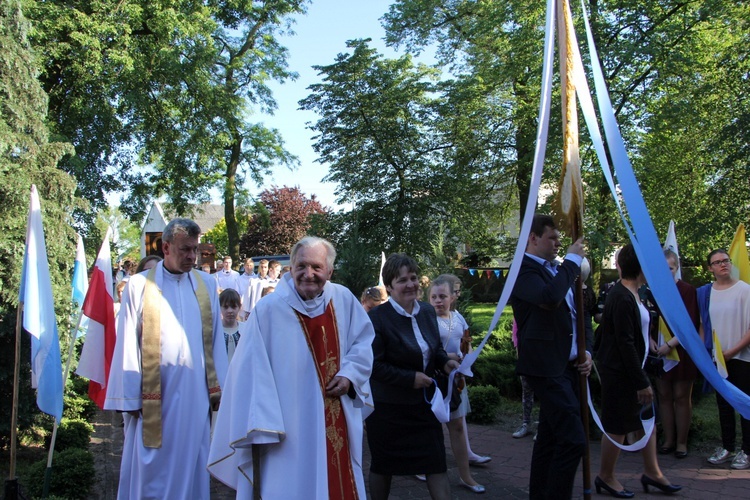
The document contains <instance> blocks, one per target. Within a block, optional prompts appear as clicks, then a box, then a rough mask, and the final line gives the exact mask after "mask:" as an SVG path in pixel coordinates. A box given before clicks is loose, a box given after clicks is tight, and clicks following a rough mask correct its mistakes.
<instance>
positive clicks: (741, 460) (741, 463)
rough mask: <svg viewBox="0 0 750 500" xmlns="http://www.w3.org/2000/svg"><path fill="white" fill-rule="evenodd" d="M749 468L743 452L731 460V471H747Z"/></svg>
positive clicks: (749, 464)
mask: <svg viewBox="0 0 750 500" xmlns="http://www.w3.org/2000/svg"><path fill="white" fill-rule="evenodd" d="M748 467H750V461H748V459H747V455H746V454H745V452H744V451H742V450H740V451H739V452H738V453H737V454H736V455H735V456H734V460H732V469H747V468H748Z"/></svg>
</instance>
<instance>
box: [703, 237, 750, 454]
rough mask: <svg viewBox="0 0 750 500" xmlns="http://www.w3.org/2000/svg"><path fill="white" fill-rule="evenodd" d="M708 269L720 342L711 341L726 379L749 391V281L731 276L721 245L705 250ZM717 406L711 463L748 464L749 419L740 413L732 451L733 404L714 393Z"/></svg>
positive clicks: (711, 304) (711, 306)
mask: <svg viewBox="0 0 750 500" xmlns="http://www.w3.org/2000/svg"><path fill="white" fill-rule="evenodd" d="M708 266H709V270H710V271H711V272H712V273H713V275H714V278H715V281H714V282H713V284H712V285H711V295H710V301H709V306H708V314H709V317H710V321H711V328H712V330H713V332H704V335H712V333H715V337H714V338H715V339H718V341H719V344H720V345H716V342H714V359H716V351H717V350H718V349H721V352H722V354H723V355H724V360H725V361H726V364H727V372H728V373H729V376H728V377H727V380H729V382H731V383H732V384H734V385H735V386H737V388H738V389H739V390H741V391H742V392H744V393H745V394H750V347H748V346H749V345H750V285H748V284H747V283H745V282H744V281H739V280H738V279H736V278H734V277H733V276H732V262H731V261H730V260H729V254H728V253H727V251H726V250H724V249H718V250H714V251H713V252H711V253H710V254H708ZM716 406H718V408H719V425H720V426H721V442H722V446H721V447H719V448H717V449H716V451H715V453H714V454H713V455H711V456H710V457H709V458H708V461H709V462H710V463H712V464H714V465H718V464H723V463H725V462H729V461H730V460H731V461H732V468H733V469H747V468H748V467H750V463H749V462H748V457H747V454H748V453H750V420H747V419H745V418H742V417H740V427H741V429H742V448H741V449H740V450H739V451H738V452H737V453H736V454H735V440H736V437H737V436H736V431H735V425H736V424H735V415H734V408H732V406H731V405H730V404H729V403H727V401H726V400H725V399H724V398H723V397H721V395H720V394H719V393H718V392H717V393H716Z"/></svg>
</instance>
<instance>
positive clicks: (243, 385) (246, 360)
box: [208, 314, 285, 490]
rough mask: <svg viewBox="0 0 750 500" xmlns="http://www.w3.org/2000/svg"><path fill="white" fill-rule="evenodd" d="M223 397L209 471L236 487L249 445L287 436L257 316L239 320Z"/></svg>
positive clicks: (249, 465)
mask: <svg viewBox="0 0 750 500" xmlns="http://www.w3.org/2000/svg"><path fill="white" fill-rule="evenodd" d="M221 401H222V403H221V406H220V407H219V415H218V419H217V422H216V427H215V429H214V436H213V440H212V442H211V450H210V452H209V457H208V469H209V471H210V472H211V474H212V475H213V476H214V477H216V478H217V479H218V480H220V481H221V482H223V483H224V484H226V485H228V486H229V487H231V488H234V489H235V490H236V489H237V481H238V476H239V473H240V469H242V470H243V471H250V470H252V463H251V462H252V458H251V457H252V455H251V452H250V450H249V448H250V447H251V445H253V444H273V443H278V442H280V441H281V440H283V439H284V437H285V429H284V419H283V416H282V413H281V405H280V403H279V395H278V393H277V390H276V382H275V381H274V378H273V372H272V370H271V364H270V362H269V359H268V355H267V351H266V346H265V344H264V341H263V336H262V335H261V332H260V324H259V323H258V315H257V314H253V315H251V316H250V318H249V319H248V320H247V321H246V322H245V323H242V324H241V327H240V342H239V343H238V344H237V350H236V351H235V353H234V357H233V358H232V363H230V366H229V372H228V374H227V379H226V382H225V385H224V387H223V389H222V396H221Z"/></svg>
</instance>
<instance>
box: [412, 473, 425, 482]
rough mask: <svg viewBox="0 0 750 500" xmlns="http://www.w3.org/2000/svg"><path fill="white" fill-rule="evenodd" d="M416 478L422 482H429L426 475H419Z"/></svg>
mask: <svg viewBox="0 0 750 500" xmlns="http://www.w3.org/2000/svg"><path fill="white" fill-rule="evenodd" d="M414 477H416V478H417V479H419V480H420V481H427V476H425V475H424V474H417V475H416V476H414Z"/></svg>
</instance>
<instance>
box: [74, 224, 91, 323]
mask: <svg viewBox="0 0 750 500" xmlns="http://www.w3.org/2000/svg"><path fill="white" fill-rule="evenodd" d="M88 289H89V282H88V280H87V279H86V252H84V250H83V238H81V235H80V234H79V235H78V244H77V245H76V261H75V264H74V265H73V309H74V310H75V311H76V312H77V311H80V310H81V308H82V307H83V299H85V298H86V291H87V290H88Z"/></svg>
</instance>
